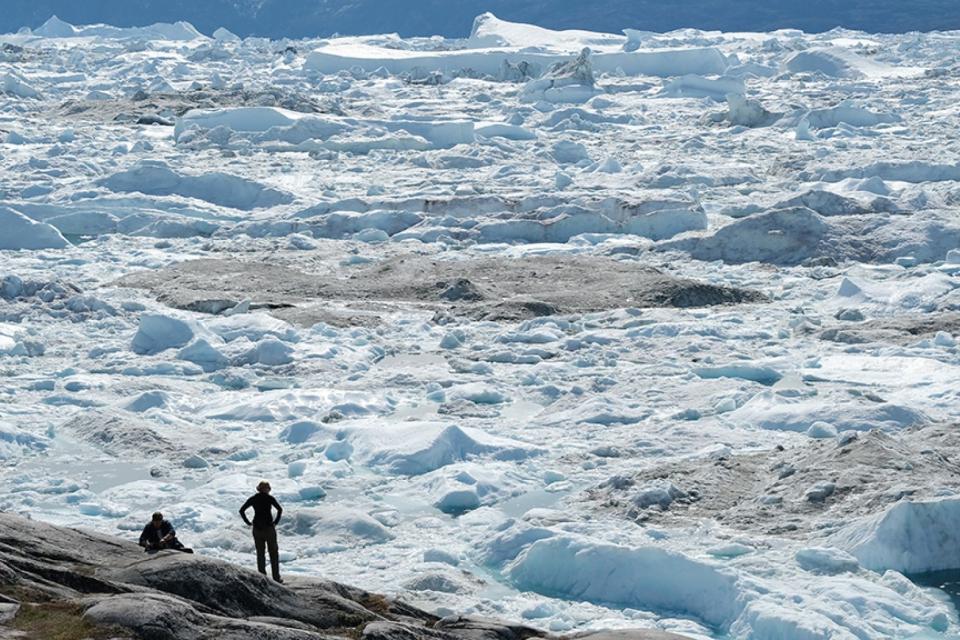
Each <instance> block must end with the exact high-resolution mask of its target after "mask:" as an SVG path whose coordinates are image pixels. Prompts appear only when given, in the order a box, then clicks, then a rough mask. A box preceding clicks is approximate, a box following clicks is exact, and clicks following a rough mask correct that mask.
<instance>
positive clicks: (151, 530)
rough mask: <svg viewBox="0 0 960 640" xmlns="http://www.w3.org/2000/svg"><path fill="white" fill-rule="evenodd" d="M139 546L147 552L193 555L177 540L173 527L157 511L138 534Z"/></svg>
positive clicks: (190, 550) (191, 551)
mask: <svg viewBox="0 0 960 640" xmlns="http://www.w3.org/2000/svg"><path fill="white" fill-rule="evenodd" d="M140 546H141V547H143V548H144V549H146V550H147V551H159V550H160V549H174V550H176V551H182V552H184V553H193V550H192V549H187V548H186V547H184V546H183V543H181V542H180V541H179V540H177V532H176V530H175V529H174V528H173V525H172V524H170V523H169V522H167V521H166V520H164V519H163V514H162V513H160V512H159V511H157V512H156V513H155V514H153V517H152V518H151V519H150V522H149V523H148V524H147V526H145V527H144V528H143V533H141V534H140Z"/></svg>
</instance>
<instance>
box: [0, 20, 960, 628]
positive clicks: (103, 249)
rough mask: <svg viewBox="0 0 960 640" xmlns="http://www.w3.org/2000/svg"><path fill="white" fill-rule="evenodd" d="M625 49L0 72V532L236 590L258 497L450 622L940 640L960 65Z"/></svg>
mask: <svg viewBox="0 0 960 640" xmlns="http://www.w3.org/2000/svg"><path fill="white" fill-rule="evenodd" d="M465 26H467V25H465ZM623 26H624V28H625V30H624V33H622V34H620V33H616V34H604V33H592V32H588V31H582V30H580V31H578V30H574V31H562V32H559V31H550V30H547V29H543V28H540V27H535V26H532V25H523V24H515V23H510V22H506V21H503V20H500V19H498V18H496V17H495V16H493V15H490V14H485V15H482V16H480V17H478V18H477V20H476V22H475V23H474V26H473V29H472V32H471V34H470V36H469V37H467V38H463V39H448V38H441V37H435V38H409V39H402V38H399V37H397V36H396V35H378V36H363V37H342V38H328V39H322V40H321V39H315V40H286V41H268V40H264V39H259V38H247V39H241V38H239V37H237V36H236V35H234V34H233V33H231V32H230V31H228V30H226V29H220V30H217V31H216V32H214V33H212V34H211V35H210V36H208V35H204V34H201V33H199V32H198V31H197V30H196V29H194V28H193V27H192V26H191V25H189V24H186V23H177V24H155V25H152V26H147V27H138V28H116V27H111V26H106V25H92V26H82V25H71V24H68V23H65V22H63V21H61V20H57V19H52V20H50V21H49V22H47V23H46V24H45V25H43V26H42V27H41V28H38V29H35V30H33V31H24V32H21V33H18V34H9V35H3V36H0V43H3V44H7V45H10V46H9V47H7V48H4V50H3V51H4V55H3V57H2V58H0V167H2V171H3V176H4V179H3V181H2V182H0V370H2V371H3V376H2V378H0V459H2V460H3V463H4V464H3V467H2V470H0V478H2V480H3V482H4V486H5V487H7V488H8V491H6V492H5V493H4V494H3V495H2V496H0V509H4V510H10V511H15V512H20V513H27V514H30V515H31V516H33V517H35V518H38V519H44V520H49V521H53V522H55V523H59V524H69V525H83V526H87V527H91V528H94V529H98V530H102V531H106V532H111V533H120V534H122V535H127V536H131V537H132V536H134V535H135V534H136V532H137V531H138V530H139V528H140V527H142V524H143V522H144V520H145V519H146V518H147V517H148V514H149V513H151V512H152V511H154V510H157V509H162V510H163V512H164V513H165V514H167V516H168V517H169V518H170V519H171V520H173V521H174V522H175V524H176V526H177V528H178V530H179V532H180V535H181V537H182V538H183V539H184V541H185V542H187V543H188V544H189V545H190V546H192V547H193V548H195V549H196V550H197V551H198V552H200V553H204V554H209V555H213V556H217V557H221V558H226V559H230V560H233V561H237V562H245V563H249V562H250V560H251V557H250V553H251V551H252V544H251V543H250V541H249V540H248V535H247V534H246V531H245V529H244V527H243V526H242V523H241V522H240V520H239V518H238V517H237V515H236V510H237V508H238V507H239V505H240V504H241V503H242V501H243V500H244V499H245V498H246V497H247V495H248V494H249V493H250V492H251V490H252V487H253V486H254V485H255V484H256V482H257V481H258V480H259V479H261V478H267V479H269V480H270V481H271V482H272V484H273V486H274V494H275V495H276V496H277V498H278V499H279V500H280V501H281V502H282V503H283V504H284V505H285V518H284V522H283V523H282V525H281V550H282V552H283V562H284V565H285V571H287V572H290V573H304V574H318V575H322V576H326V577H329V578H332V579H337V580H342V581H344V582H347V583H350V584H355V585H357V586H360V587H363V588H366V589H370V590H373V591H382V592H388V593H392V594H397V595H399V596H401V597H402V598H404V599H407V600H409V601H411V602H414V603H416V604H418V605H421V606H425V607H427V608H430V609H432V610H434V611H437V612H438V613H441V614H444V615H445V614H451V613H463V614H472V615H480V616H489V617H498V618H511V619H515V620H520V619H522V620H524V621H525V622H526V623H528V624H531V625H534V626H537V627H540V628H543V629H546V630H550V631H554V632H568V631H581V630H589V629H600V628H627V627H650V628H656V629H663V630H670V631H675V632H678V633H682V634H685V635H688V636H690V637H693V638H752V639H754V640H775V639H784V638H791V639H793V638H810V639H824V640H826V639H830V638H833V639H839V638H956V637H960V620H958V617H957V611H956V609H955V608H954V605H953V604H952V603H951V601H950V598H949V597H948V595H947V594H946V593H945V592H943V591H940V590H938V589H932V588H929V587H925V586H921V585H922V584H924V582H923V580H921V579H920V578H918V577H917V575H915V574H924V573H929V572H940V571H946V572H949V571H954V570H960V555H958V553H960V551H958V549H960V540H958V531H960V507H958V504H960V502H958V498H957V496H958V495H960V493H958V492H960V468H958V467H957V465H956V463H955V462H954V460H953V458H954V450H955V448H956V447H957V446H958V445H960V434H958V433H956V429H955V425H956V424H957V423H958V420H960V351H958V347H957V335H958V334H960V297H958V295H960V294H958V293H957V283H958V280H957V278H958V277H960V266H958V263H960V257H958V256H960V220H958V218H957V215H956V213H957V207H958V205H960V143H958V141H957V136H956V129H957V123H958V116H960V110H958V106H957V100H958V97H960V89H958V86H960V85H958V84H957V82H956V80H957V78H958V77H960V67H958V65H957V56H958V54H960V34H958V33H955V32H942V33H909V34H901V35H889V34H866V33H857V32H850V31H843V30H834V31H831V32H827V33H823V34H816V35H811V34H804V33H802V32H800V31H795V30H782V31H777V32H773V33H762V34H760V33H720V32H701V31H696V30H683V31H677V32H672V33H663V34H661V33H649V32H642V31H637V30H635V29H631V28H630V27H637V26H642V25H623ZM914 580H916V582H914ZM954 595H955V594H954Z"/></svg>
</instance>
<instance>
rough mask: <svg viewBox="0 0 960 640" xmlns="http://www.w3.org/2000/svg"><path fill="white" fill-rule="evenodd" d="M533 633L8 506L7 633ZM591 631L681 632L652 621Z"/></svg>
mask: <svg viewBox="0 0 960 640" xmlns="http://www.w3.org/2000/svg"><path fill="white" fill-rule="evenodd" d="M360 637H363V638H365V639H369V640H419V639H421V638H430V639H434V640H444V639H448V638H450V639H452V638H467V639H469V640H526V639H527V638H550V636H548V635H547V634H545V633H543V632H540V631H538V630H536V629H531V628H528V627H523V626H518V625H511V624H507V623H501V622H496V621H491V620H479V619H468V618H443V619H440V618H437V617H436V616H433V615H431V614H429V613H427V612H425V611H421V610H419V609H416V608H414V607H410V606H407V605H405V604H403V603H402V602H398V601H395V600H391V599H389V598H386V597H383V596H380V595H376V594H372V593H367V592H365V591H362V590H360V589H354V588H352V587H347V586H344V585H341V584H337V583H334V582H327V581H323V580H316V579H309V578H297V577H291V578H289V580H288V582H287V583H285V584H284V585H279V584H277V583H275V582H273V581H271V580H269V579H267V578H266V577H264V576H261V575H260V574H259V573H256V572H253V571H249V570H247V569H242V568H240V567H237V566H234V565H232V564H229V563H226V562H221V561H219V560H214V559H211V558H204V557H203V556H200V555H186V554H181V553H177V552H172V551H163V552H160V553H158V554H155V555H149V556H148V555H145V554H144V553H143V550H142V549H141V548H140V547H138V546H137V545H136V544H134V543H132V542H128V541H125V540H120V539H118V538H112V537H109V536H104V535H99V534H95V533H88V532H85V531H80V530H76V529H66V528H62V527H55V526H53V525H49V524H45V523H42V522H37V521H34V520H29V519H26V518H22V517H19V516H15V515H12V514H7V513H0V639H3V640H6V639H8V638H9V639H13V638H19V639H22V640H34V639H36V640H41V639H42V640H51V639H57V640H80V639H85V638H90V639H93V640H97V639H104V640H105V639H111V640H126V639H141V640H214V639H216V640H319V639H333V638H349V639H351V640H356V639H357V638H360ZM582 637H584V638H591V640H683V639H682V638H681V637H680V636H677V635H673V634H668V633H662V632H657V631H646V630H629V631H615V632H601V633H594V634H591V635H588V636H582Z"/></svg>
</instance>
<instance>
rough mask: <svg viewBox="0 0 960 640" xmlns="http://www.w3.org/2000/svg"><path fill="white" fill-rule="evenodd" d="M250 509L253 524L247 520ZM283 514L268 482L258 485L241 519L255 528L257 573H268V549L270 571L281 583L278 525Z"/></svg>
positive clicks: (242, 508)
mask: <svg viewBox="0 0 960 640" xmlns="http://www.w3.org/2000/svg"><path fill="white" fill-rule="evenodd" d="M250 507H253V522H250V520H249V519H248V518H247V509H249V508H250ZM271 507H272V508H274V509H276V510H277V515H276V517H274V516H273V514H272V513H271V512H270V509H271ZM282 513H283V507H281V506H280V503H279V502H277V501H276V499H275V498H274V497H273V496H271V495H270V483H269V482H266V481H262V482H260V484H258V485H257V492H256V493H255V494H253V495H252V496H250V498H248V499H247V501H246V502H244V503H243V506H242V507H240V517H241V518H243V521H244V522H246V523H247V526H248V527H250V526H252V527H253V544H254V545H255V546H256V548H257V571H259V572H260V573H262V574H264V575H266V573H267V562H266V560H267V559H266V557H265V553H264V547H266V548H267V550H268V551H269V552H270V569H271V570H272V572H273V579H274V580H276V581H277V582H281V583H282V582H283V580H282V579H281V578H280V553H279V551H278V550H277V524H278V523H279V522H280V515H281V514H282Z"/></svg>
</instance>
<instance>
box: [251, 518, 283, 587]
mask: <svg viewBox="0 0 960 640" xmlns="http://www.w3.org/2000/svg"><path fill="white" fill-rule="evenodd" d="M253 544H254V546H256V548H257V571H259V572H260V573H262V574H264V575H266V573H267V558H266V553H265V551H269V552H270V570H271V572H272V573H273V579H274V580H279V579H280V552H279V550H278V549H277V529H276V527H274V526H273V525H269V526H267V527H254V528H253Z"/></svg>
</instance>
